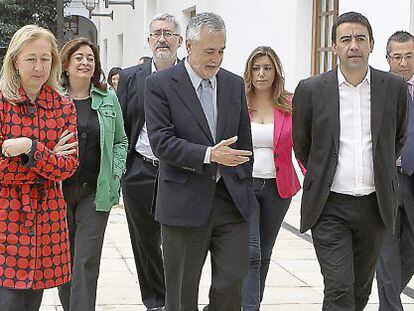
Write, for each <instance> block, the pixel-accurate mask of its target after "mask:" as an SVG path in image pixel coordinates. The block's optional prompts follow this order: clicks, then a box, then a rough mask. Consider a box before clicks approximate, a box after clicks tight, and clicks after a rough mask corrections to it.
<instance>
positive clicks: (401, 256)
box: [377, 174, 414, 311]
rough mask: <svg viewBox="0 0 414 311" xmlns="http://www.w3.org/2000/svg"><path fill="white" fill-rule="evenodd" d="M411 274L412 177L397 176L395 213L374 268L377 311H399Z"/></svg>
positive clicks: (413, 257) (413, 250)
mask: <svg viewBox="0 0 414 311" xmlns="http://www.w3.org/2000/svg"><path fill="white" fill-rule="evenodd" d="M413 274H414V176H408V175H405V174H398V211H397V218H396V223H395V232H394V234H389V235H388V236H387V239H386V241H385V244H384V247H383V249H382V252H381V256H380V260H379V261H378V266H377V284H378V297H379V303H380V306H379V311H402V310H404V309H403V305H402V303H401V299H400V295H401V293H402V291H403V290H404V288H405V287H406V286H407V284H408V282H409V281H410V280H411V277H412V276H413Z"/></svg>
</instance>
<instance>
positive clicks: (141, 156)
mask: <svg viewBox="0 0 414 311" xmlns="http://www.w3.org/2000/svg"><path fill="white" fill-rule="evenodd" d="M137 155H138V157H140V158H141V159H142V160H144V161H145V162H148V163H151V164H152V165H153V166H159V165H160V161H159V160H154V159H150V158H147V157H146V156H144V155H142V154H140V153H138V152H137Z"/></svg>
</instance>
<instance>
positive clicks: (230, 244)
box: [162, 181, 249, 311]
mask: <svg viewBox="0 0 414 311" xmlns="http://www.w3.org/2000/svg"><path fill="white" fill-rule="evenodd" d="M162 242H163V250H164V253H163V254H164V266H165V279H166V288H167V297H166V308H167V310H168V311H197V310H198V291H199V283H200V277H201V272H202V268H203V265H204V262H205V260H206V256H207V252H208V251H210V254H211V266H212V282H211V287H210V292H209V298H210V305H209V309H208V310H209V311H240V309H241V290H242V284H243V278H244V277H245V276H246V275H247V272H248V269H249V225H248V223H247V221H246V220H245V219H244V218H243V217H242V216H241V214H240V212H239V211H238V209H237V208H236V206H235V205H234V203H233V200H232V199H231V197H230V195H229V193H228V192H227V189H226V187H225V185H224V183H223V182H222V181H219V182H218V183H217V189H216V194H215V197H214V206H213V210H212V213H211V215H210V217H209V219H208V221H207V223H206V224H205V225H203V226H201V227H177V226H168V225H164V224H163V225H162Z"/></svg>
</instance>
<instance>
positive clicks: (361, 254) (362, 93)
mask: <svg viewBox="0 0 414 311" xmlns="http://www.w3.org/2000/svg"><path fill="white" fill-rule="evenodd" d="M332 43H333V49H334V52H335V53H336V54H337V55H338V57H339V62H340V63H339V66H338V67H337V68H335V69H333V70H331V71H329V72H327V73H324V74H321V75H319V76H315V77H311V78H309V79H306V80H303V81H301V82H300V83H299V85H298V86H297V88H296V91H295V95H294V98H293V140H294V150H295V153H296V156H297V157H298V158H299V159H300V160H301V161H302V163H303V164H304V165H305V167H306V169H307V173H306V176H305V180H304V184H303V197H302V209H301V231H302V232H304V231H306V230H308V229H311V230H312V237H313V243H314V247H315V250H316V255H317V257H318V261H319V264H320V266H321V272H322V275H323V277H324V284H325V290H324V301H323V310H326V311H339V310H344V311H350V310H354V311H361V310H363V309H364V307H365V306H366V304H367V302H368V298H369V295H370V293H371V286H372V280H373V277H374V271H375V266H376V263H377V259H378V257H379V254H380V251H381V248H382V245H383V242H384V239H385V236H386V232H387V231H389V232H391V231H392V230H393V228H394V219H395V213H396V207H397V186H398V184H397V171H396V166H395V160H396V159H397V158H398V156H399V154H400V151H401V148H402V146H403V144H404V142H405V136H406V125H407V124H406V115H407V86H406V83H405V82H404V80H403V79H402V78H401V77H398V76H395V75H393V74H390V73H387V72H381V71H379V70H376V69H374V68H372V67H369V66H368V58H369V54H370V53H371V51H372V49H373V46H374V39H373V35H372V28H371V25H370V24H369V21H368V20H367V18H366V17H364V16H363V15H361V14H359V13H356V12H348V13H344V14H342V15H341V16H339V17H338V19H337V20H336V22H335V23H334V25H333V28H332Z"/></svg>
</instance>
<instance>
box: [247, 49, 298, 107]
mask: <svg viewBox="0 0 414 311" xmlns="http://www.w3.org/2000/svg"><path fill="white" fill-rule="evenodd" d="M260 56H268V57H269V58H270V60H271V61H272V63H273V67H274V68H275V79H274V81H273V85H272V99H273V103H274V105H275V106H276V108H277V109H279V110H281V111H283V112H287V113H292V108H291V107H290V105H289V101H288V98H289V96H290V95H291V94H290V93H289V92H288V91H287V90H286V89H285V76H284V73H283V68H282V63H281V61H280V59H279V57H278V56H277V54H276V52H275V51H274V50H273V49H272V48H271V47H268V46H259V47H257V48H256V49H254V50H253V52H252V53H251V54H250V56H249V58H248V59H247V62H246V68H245V70H244V83H245V88H246V97H247V100H248V101H250V99H251V98H252V97H253V94H254V85H253V82H252V67H253V61H254V59H255V58H256V57H260Z"/></svg>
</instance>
